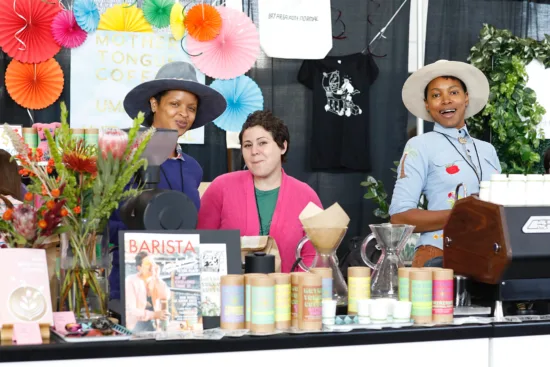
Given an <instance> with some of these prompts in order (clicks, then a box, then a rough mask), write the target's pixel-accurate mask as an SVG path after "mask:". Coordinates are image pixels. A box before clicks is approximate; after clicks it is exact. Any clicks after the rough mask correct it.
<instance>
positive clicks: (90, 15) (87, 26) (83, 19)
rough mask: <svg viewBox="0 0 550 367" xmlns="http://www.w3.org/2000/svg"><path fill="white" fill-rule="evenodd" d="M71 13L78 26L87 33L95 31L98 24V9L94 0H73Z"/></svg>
mask: <svg viewBox="0 0 550 367" xmlns="http://www.w3.org/2000/svg"><path fill="white" fill-rule="evenodd" d="M73 13H74V18H75V20H76V23H77V24H78V26H79V27H80V28H82V29H83V30H84V31H86V32H88V33H92V32H95V31H96V29H97V25H98V24H99V11H98V10H97V6H96V4H95V2H94V0H75V1H74V5H73Z"/></svg>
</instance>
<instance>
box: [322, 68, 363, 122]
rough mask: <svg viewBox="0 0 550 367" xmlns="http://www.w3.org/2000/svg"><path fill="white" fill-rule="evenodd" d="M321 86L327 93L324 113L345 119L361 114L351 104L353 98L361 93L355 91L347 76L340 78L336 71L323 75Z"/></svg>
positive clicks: (358, 108) (355, 106) (359, 110)
mask: <svg viewBox="0 0 550 367" xmlns="http://www.w3.org/2000/svg"><path fill="white" fill-rule="evenodd" d="M322 85H323V89H324V90H325V92H326V93H327V104H326V105H325V111H327V112H332V113H334V114H336V115H338V116H344V115H346V116H347V117H350V116H352V115H354V116H355V115H360V114H361V113H363V111H362V110H361V108H360V107H359V106H357V105H356V104H355V103H353V96H354V95H355V94H358V93H361V91H359V90H357V89H355V87H354V86H353V85H352V84H351V78H349V77H347V76H344V77H343V78H340V72H339V71H338V70H336V71H333V72H330V73H323V80H322Z"/></svg>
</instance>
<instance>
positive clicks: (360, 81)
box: [298, 53, 378, 171]
mask: <svg viewBox="0 0 550 367" xmlns="http://www.w3.org/2000/svg"><path fill="white" fill-rule="evenodd" d="M377 76H378V67H377V66H376V63H375V62H374V60H373V58H372V56H371V55H370V54H367V55H365V54H362V53H358V54H353V55H348V56H327V57H326V58H324V59H323V60H305V61H304V62H303V64H302V67H301V68H300V71H299V73H298V81H299V82H300V83H302V84H304V85H305V86H306V87H308V88H309V89H311V90H312V91H313V116H312V127H311V131H312V145H311V147H310V154H311V167H312V169H317V170H322V169H326V170H353V171H368V170H370V167H371V164H370V153H369V145H370V141H369V110H368V107H369V87H370V86H371V84H372V83H374V81H375V80H376V77H377Z"/></svg>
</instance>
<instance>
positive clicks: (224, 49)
mask: <svg viewBox="0 0 550 367" xmlns="http://www.w3.org/2000/svg"><path fill="white" fill-rule="evenodd" d="M216 9H217V10H218V11H219V12H220V15H221V17H222V29H221V31H220V34H219V35H218V36H217V37H216V38H214V39H213V40H212V41H204V42H200V41H197V40H195V39H193V38H192V37H187V48H188V50H189V53H190V54H191V55H193V58H192V60H193V64H195V66H196V67H197V68H198V69H199V70H200V71H202V72H203V73H204V74H206V75H208V76H210V77H212V78H215V79H232V78H236V77H238V76H240V75H243V74H244V73H246V72H247V71H248V70H250V68H251V67H252V66H253V65H254V63H255V62H256V59H257V58H258V55H259V54H260V38H259V36H258V30H257V29H256V26H255V25H254V23H253V22H252V20H251V19H250V18H249V17H247V16H246V14H245V13H243V12H242V11H238V10H235V9H231V8H226V7H225V6H217V7H216ZM195 55H197V56H195Z"/></svg>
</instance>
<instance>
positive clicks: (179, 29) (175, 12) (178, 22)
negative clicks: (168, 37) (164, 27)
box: [170, 3, 185, 41]
mask: <svg viewBox="0 0 550 367" xmlns="http://www.w3.org/2000/svg"><path fill="white" fill-rule="evenodd" d="M184 20H185V16H184V15H183V6H182V5H181V4H180V3H175V4H174V6H172V11H171V12H170V30H171V31H172V36H173V37H174V39H176V40H177V41H179V40H181V39H182V38H183V35H184V33H185V25H184V24H183V21H184Z"/></svg>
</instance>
